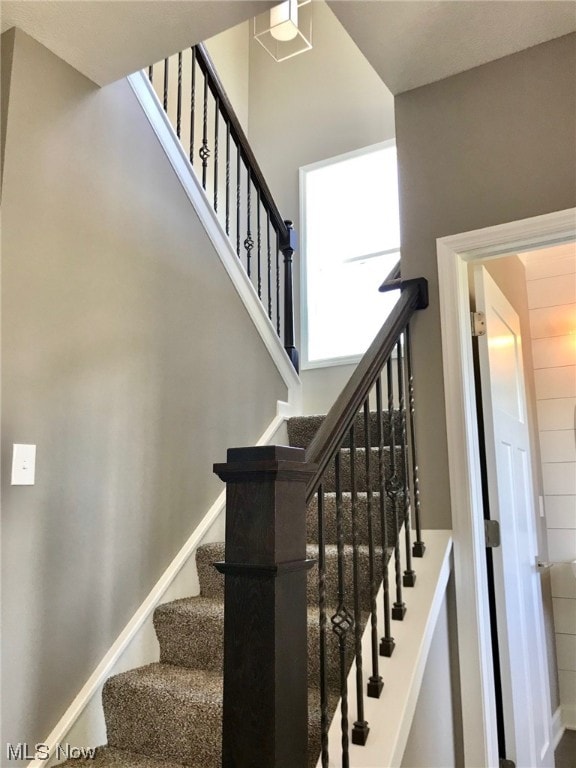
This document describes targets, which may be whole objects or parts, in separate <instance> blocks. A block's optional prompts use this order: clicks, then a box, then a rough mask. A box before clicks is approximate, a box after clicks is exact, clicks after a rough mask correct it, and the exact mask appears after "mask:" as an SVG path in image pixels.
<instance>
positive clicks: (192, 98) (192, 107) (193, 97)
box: [190, 47, 196, 165]
mask: <svg viewBox="0 0 576 768" xmlns="http://www.w3.org/2000/svg"><path fill="white" fill-rule="evenodd" d="M195 110H196V48H194V47H193V48H192V74H191V79H190V163H191V165H194V120H195V117H196V112H195Z"/></svg>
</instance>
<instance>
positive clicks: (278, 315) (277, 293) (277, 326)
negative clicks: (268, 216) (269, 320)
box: [276, 230, 280, 336]
mask: <svg viewBox="0 0 576 768" xmlns="http://www.w3.org/2000/svg"><path fill="white" fill-rule="evenodd" d="M276 332H277V333H278V336H280V238H279V235H278V230H276Z"/></svg>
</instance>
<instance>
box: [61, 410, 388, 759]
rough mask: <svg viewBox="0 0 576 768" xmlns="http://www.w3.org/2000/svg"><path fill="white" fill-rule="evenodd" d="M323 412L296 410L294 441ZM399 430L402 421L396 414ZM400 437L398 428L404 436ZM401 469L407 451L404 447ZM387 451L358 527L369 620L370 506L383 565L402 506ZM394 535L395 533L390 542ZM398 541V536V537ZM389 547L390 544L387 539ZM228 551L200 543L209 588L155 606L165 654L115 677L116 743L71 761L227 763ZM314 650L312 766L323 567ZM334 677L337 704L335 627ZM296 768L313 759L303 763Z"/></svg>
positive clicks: (363, 500)
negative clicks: (384, 479)
mask: <svg viewBox="0 0 576 768" xmlns="http://www.w3.org/2000/svg"><path fill="white" fill-rule="evenodd" d="M323 418H324V417H322V416H311V417H299V418H296V419H290V421H289V424H288V434H289V437H290V443H291V445H295V446H298V447H306V446H307V445H308V444H309V443H310V440H311V439H312V437H313V436H314V434H315V432H316V430H317V429H318V427H319V426H320V424H321V422H322V419H323ZM370 421H371V426H370V432H371V442H372V444H374V443H375V442H377V439H376V436H377V425H376V421H375V416H374V415H371V420H370ZM395 431H396V433H397V435H399V434H400V431H401V422H400V421H399V419H398V418H396V420H395ZM356 432H357V436H356V444H357V446H363V445H364V423H363V419H362V417H361V416H359V417H358V419H357V421H356ZM389 432H390V424H389V419H388V417H387V415H386V418H385V423H384V434H385V439H386V440H387V439H388V438H389ZM397 439H398V438H397ZM396 458H397V466H398V471H399V476H400V477H401V475H402V473H401V472H400V469H401V467H402V464H403V458H402V456H401V455H400V453H399V452H398V453H397V457H396ZM384 462H385V464H386V466H387V468H389V466H390V451H389V450H385V451H384ZM378 464H379V451H378V449H377V448H372V450H371V451H370V467H369V477H370V478H371V483H370V485H371V488H372V491H373V493H372V495H371V498H370V497H369V494H367V493H366V492H362V493H359V494H358V503H357V521H358V526H357V535H358V541H359V542H360V548H359V552H360V556H359V569H360V581H361V585H362V589H361V592H362V597H361V608H362V623H365V622H366V620H367V618H368V612H369V608H370V591H369V575H368V574H369V553H368V546H367V544H368V526H367V519H368V506H369V504H372V509H373V520H374V524H373V533H374V541H375V542H376V545H377V547H376V552H375V562H376V567H377V568H378V569H380V563H381V559H382V551H383V548H382V544H383V542H382V537H381V525H380V517H381V514H384V516H385V517H386V518H387V520H388V526H389V527H390V529H391V530H395V519H396V512H395V508H394V504H393V503H392V502H391V500H390V499H389V498H387V497H386V498H385V499H384V504H383V510H381V509H380V494H379V492H378V490H379V487H380V484H379V471H378ZM355 473H356V480H357V487H358V488H361V487H364V488H365V486H363V485H362V484H363V483H364V480H365V478H366V476H367V472H366V452H365V450H364V449H363V448H361V449H360V450H359V451H358V453H357V455H356V461H355ZM350 476H351V467H350V451H349V450H347V449H344V450H343V451H342V472H341V477H342V487H343V489H345V492H344V493H343V496H342V509H343V511H344V515H343V519H344V525H343V537H344V542H345V548H346V550H347V554H348V557H347V558H346V563H347V565H346V568H345V583H346V588H347V591H348V595H349V597H348V605H349V609H350V610H352V598H351V597H350V595H351V584H352V573H351V571H352V557H351V549H352V547H351V541H352V527H351V493H350ZM323 488H324V492H325V503H324V509H325V518H324V520H325V522H324V536H325V541H326V542H327V547H326V589H327V604H328V606H329V607H328V622H330V616H331V615H332V613H333V612H334V610H335V609H334V606H335V605H336V604H337V598H338V577H337V546H336V543H337V536H336V496H335V493H334V471H333V468H331V469H329V470H328V473H327V475H326V477H325V480H324V483H323ZM397 506H398V510H397V514H398V516H401V515H402V510H403V498H402V497H401V496H399V497H398V501H397ZM307 526H308V541H309V544H308V548H307V550H308V557H312V558H317V555H318V544H317V542H318V519H317V502H316V501H315V500H314V501H312V502H311V503H310V505H309V507H308V513H307ZM386 543H388V542H386ZM390 543H392V542H390ZM387 553H388V556H389V554H390V551H389V549H388V548H387ZM223 559H224V545H223V544H207V545H204V546H201V547H199V548H198V550H197V553H196V562H197V567H198V576H199V581H200V596H198V597H190V598H185V599H182V600H175V601H173V602H171V603H167V604H165V605H160V606H159V607H158V608H157V609H156V610H155V613H154V628H155V630H156V635H157V637H158V641H159V645H160V661H159V662H157V663H154V664H149V665H147V666H145V667H140V668H138V669H134V670H131V671H129V672H124V673H122V674H119V675H115V676H114V677H111V678H110V679H109V680H108V681H107V682H106V684H105V686H104V691H103V696H102V698H103V707H104V716H105V720H106V728H107V736H108V745H107V746H106V747H100V748H99V749H98V752H97V755H96V757H95V758H94V759H93V760H69V761H67V762H66V763H64V764H63V765H64V766H66V768H72V767H73V766H76V768H88V766H92V767H93V768H108V767H109V768H136V766H139V767H140V768H177V767H178V766H188V768H219V766H220V755H221V716H222V658H223V626H224V609H223V596H224V577H223V576H221V575H220V574H219V573H218V572H217V571H216V569H215V568H214V567H213V563H214V562H215V561H218V560H223ZM308 604H309V608H308V629H309V631H308V648H309V652H308V658H309V670H308V678H309V705H310V715H309V735H310V750H309V752H310V758H309V766H310V768H312V766H314V765H315V764H316V761H317V758H318V754H319V750H320V714H319V693H318V685H319V656H318V642H319V615H318V608H317V604H318V574H317V569H316V568H315V569H313V570H312V571H311V572H310V575H309V579H308ZM349 646H350V653H349V654H348V660H349V664H351V663H352V656H353V653H352V650H353V648H352V647H353V637H352V636H350V637H349ZM327 657H328V685H329V689H330V711H331V713H333V712H334V710H335V708H336V704H337V700H338V690H339V684H340V681H339V674H338V643H337V638H336V635H335V634H334V633H332V632H328V647H327ZM294 768H305V767H303V766H294Z"/></svg>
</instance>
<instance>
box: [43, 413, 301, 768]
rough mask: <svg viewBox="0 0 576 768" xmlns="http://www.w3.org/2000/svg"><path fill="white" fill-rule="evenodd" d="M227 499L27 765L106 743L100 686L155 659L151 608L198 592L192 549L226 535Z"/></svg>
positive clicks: (278, 429) (267, 439) (274, 431)
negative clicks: (62, 749)
mask: <svg viewBox="0 0 576 768" xmlns="http://www.w3.org/2000/svg"><path fill="white" fill-rule="evenodd" d="M292 410H293V407H292V405H288V403H285V402H281V401H278V403H277V411H276V416H275V417H274V419H273V420H272V421H271V423H270V424H269V426H268V427H267V429H266V430H265V431H264V432H263V434H262V436H261V437H260V439H259V440H258V441H257V443H256V445H269V444H273V443H274V442H275V441H276V439H277V436H278V435H280V436H281V441H283V440H282V437H283V432H284V430H285V424H286V418H287V416H288V415H291V413H292ZM225 503H226V492H225V491H224V490H223V491H222V493H220V494H219V496H218V498H217V499H216V500H215V501H214V503H213V504H212V506H211V507H210V509H209V510H208V511H207V513H206V514H205V515H204V517H203V519H202V521H201V522H200V524H199V525H198V526H197V528H196V529H195V531H194V532H193V533H192V535H191V536H190V537H189V539H188V540H187V541H186V543H185V544H184V546H183V547H182V548H181V549H180V551H179V552H178V554H177V555H176V557H175V558H174V560H172V562H171V563H170V565H169V566H168V567H167V568H166V570H165V571H164V573H163V574H162V576H161V577H160V578H159V579H158V581H157V582H156V584H155V585H154V587H153V588H152V589H151V591H150V592H149V594H148V596H147V597H146V598H145V600H144V601H143V603H142V604H141V605H140V607H139V608H138V610H137V611H136V613H135V614H134V615H133V616H132V618H131V619H130V621H129V622H128V624H126V626H125V627H124V629H123V630H122V632H121V633H120V634H119V635H118V637H117V638H116V640H115V641H114V643H113V644H112V646H111V647H110V649H109V650H108V652H107V653H106V655H105V656H104V658H103V659H102V661H101V662H100V663H99V664H98V666H97V667H96V669H95V670H94V672H93V673H92V674H91V675H90V677H89V678H88V680H87V681H86V683H85V684H84V685H83V687H82V689H81V690H80V691H79V693H78V694H77V696H76V698H75V699H74V700H73V702H72V703H71V704H70V706H69V707H68V709H67V710H66V712H65V713H64V715H63V716H62V717H61V718H60V720H59V721H58V723H57V724H56V725H55V727H54V728H53V729H52V732H51V733H50V735H49V736H48V737H47V738H46V739H44V741H43V742H42V743H43V744H45V745H47V747H48V750H49V758H48V760H47V759H46V758H44V759H35V760H32V761H31V762H30V763H29V764H28V768H47V766H50V765H55V764H56V762H57V760H58V758H57V755H56V752H57V747H58V745H59V744H65V743H66V744H70V745H71V746H76V747H87V746H97V745H99V744H104V743H105V742H106V726H105V723H104V713H103V711H102V703H101V692H102V687H103V686H104V683H105V682H106V680H107V679H108V678H109V677H111V676H112V675H116V674H119V673H120V672H124V671H126V670H128V669H133V668H134V667H138V666H141V665H143V664H149V663H151V662H153V661H157V660H158V651H159V648H158V642H157V640H156V634H155V632H154V627H153V624H152V615H153V612H154V609H155V608H156V606H157V605H159V603H160V602H168V601H170V600H176V599H178V598H180V597H186V596H190V595H196V594H198V593H199V591H200V586H199V583H198V575H197V571H196V562H195V558H194V554H195V552H196V549H197V548H198V547H199V546H200V544H204V543H209V542H215V541H223V540H224V517H225V515H224V513H225Z"/></svg>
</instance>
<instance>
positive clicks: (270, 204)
mask: <svg viewBox="0 0 576 768" xmlns="http://www.w3.org/2000/svg"><path fill="white" fill-rule="evenodd" d="M195 49H196V61H197V62H198V65H199V67H200V69H201V70H202V72H203V74H204V76H205V77H207V79H208V87H209V88H210V90H211V91H212V94H213V95H214V96H217V97H218V103H219V109H220V111H221V112H222V114H223V115H224V118H225V120H226V121H227V122H228V124H229V125H230V133H231V134H232V136H233V138H234V139H235V141H236V143H237V144H238V146H239V147H240V150H241V153H242V155H243V157H244V159H245V160H246V165H247V167H248V169H249V172H250V176H251V177H252V180H253V182H254V184H255V186H256V187H257V188H258V189H259V190H260V199H261V200H262V202H263V204H264V206H265V208H266V209H267V210H268V211H269V212H270V218H271V221H272V223H273V225H274V228H275V229H276V231H277V232H278V234H279V237H280V247H283V246H285V245H286V243H287V242H288V241H289V239H290V235H289V229H288V226H287V224H286V223H285V222H284V219H283V218H282V216H281V214H280V211H279V210H278V207H277V206H276V203H275V202H274V198H273V197H272V193H271V192H270V189H269V187H268V184H267V183H266V180H265V178H264V174H263V173H262V171H261V169H260V166H259V165H258V161H257V160H256V158H255V157H254V153H253V152H252V149H251V147H250V143H249V142H248V138H247V136H246V134H245V133H244V129H243V128H242V126H241V125H240V121H239V120H238V117H237V116H236V113H235V112H234V108H233V107H232V104H231V103H230V99H229V98H228V96H227V95H226V91H225V89H224V85H223V83H222V81H221V80H220V77H219V76H218V73H217V71H216V68H215V66H214V62H213V61H212V59H211V58H210V54H209V53H208V51H207V49H206V46H205V45H204V44H203V43H198V44H197V45H196V46H195Z"/></svg>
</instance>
